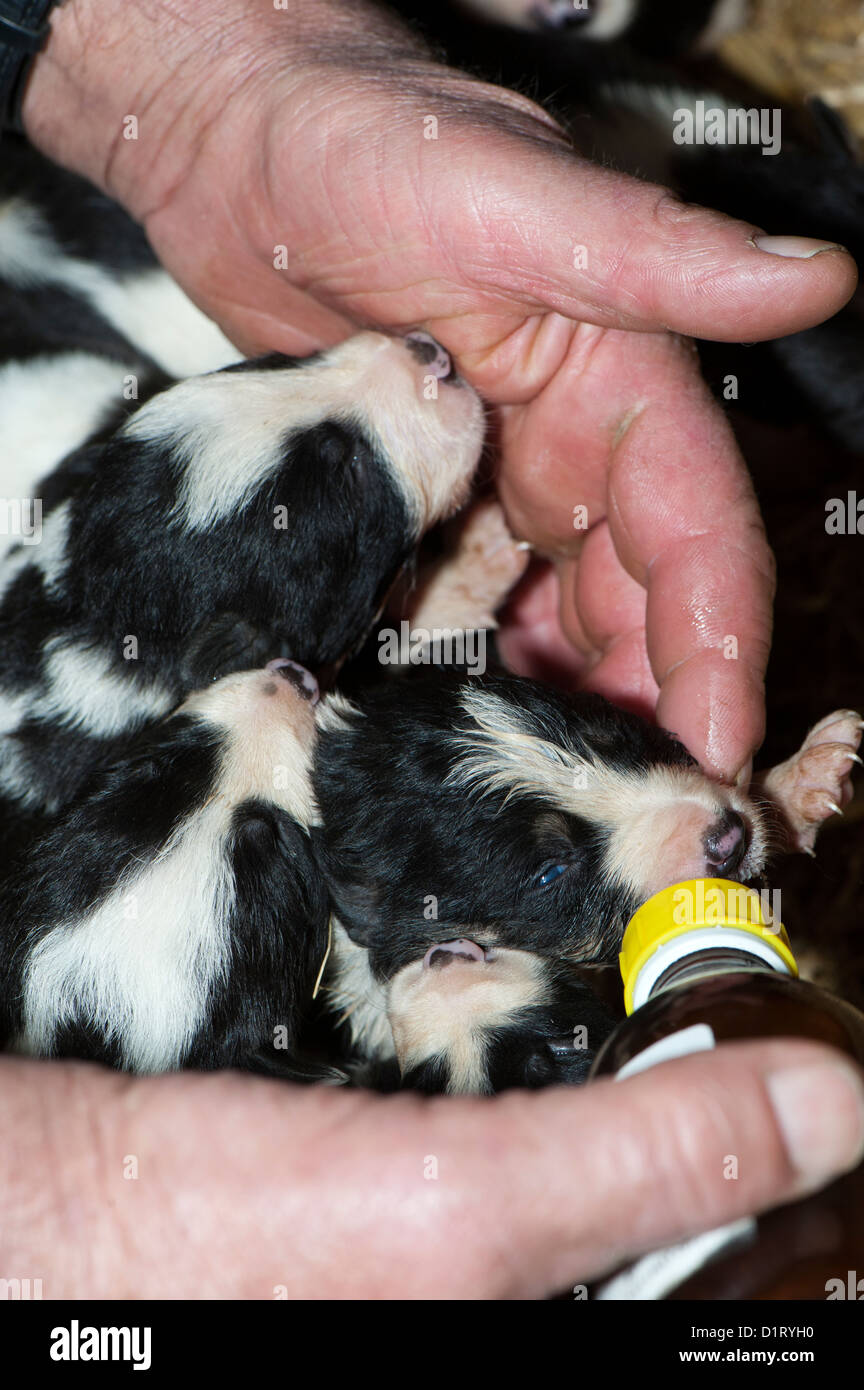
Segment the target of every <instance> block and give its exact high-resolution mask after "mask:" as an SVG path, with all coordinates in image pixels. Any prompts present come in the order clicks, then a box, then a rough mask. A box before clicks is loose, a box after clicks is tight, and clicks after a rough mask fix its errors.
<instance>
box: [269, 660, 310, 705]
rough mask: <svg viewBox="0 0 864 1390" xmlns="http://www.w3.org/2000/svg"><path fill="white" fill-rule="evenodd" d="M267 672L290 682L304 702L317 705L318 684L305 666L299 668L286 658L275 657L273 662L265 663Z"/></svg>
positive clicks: (294, 662) (295, 663)
mask: <svg viewBox="0 0 864 1390" xmlns="http://www.w3.org/2000/svg"><path fill="white" fill-rule="evenodd" d="M267 670H268V671H272V672H273V674H274V675H276V676H281V677H282V679H283V680H286V681H290V682H291V684H292V685H293V686H294V688H295V689H296V691H297V693H298V694H299V695H302V696H303V699H304V700H309V701H310V702H311V703H312V704H313V705H317V703H318V696H319V693H320V692H319V690H318V682H317V681H316V679H315V677H314V676H313V674H312V672H311V671H307V670H306V667H305V666H299V665H298V664H297V662H296V661H289V660H288V658H287V657H284V656H277V657H276V660H275V661H268V662H267Z"/></svg>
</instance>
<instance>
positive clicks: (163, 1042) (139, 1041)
mask: <svg viewBox="0 0 864 1390" xmlns="http://www.w3.org/2000/svg"><path fill="white" fill-rule="evenodd" d="M229 819H230V811H229V810H228V809H227V808H226V807H224V806H222V805H219V804H211V805H210V806H208V807H205V808H204V810H203V811H199V812H197V813H196V814H195V815H193V816H192V817H191V818H190V819H189V820H188V821H187V822H186V823H185V824H184V825H183V826H181V827H180V828H179V829H178V831H177V832H176V834H175V836H174V837H173V841H172V842H171V843H170V844H169V845H168V846H166V849H165V851H164V852H163V854H162V855H160V857H159V858H158V859H157V860H156V862H155V864H153V865H151V866H149V867H148V868H147V869H145V870H144V872H143V873H140V874H137V875H134V874H133V875H130V876H129V877H128V878H127V879H126V880H125V881H124V882H122V883H119V884H118V885H117V888H116V889H115V891H114V892H113V893H112V894H111V895H110V897H109V898H108V899H107V900H106V901H105V902H104V903H102V904H101V905H100V906H99V907H98V908H97V909H96V911H95V912H93V913H92V914H91V915H90V916H89V917H88V918H86V919H85V920H84V921H82V922H78V923H70V924H63V925H59V926H57V927H55V928H54V930H53V931H51V932H49V933H48V934H47V935H46V936H45V937H43V938H42V940H41V941H40V942H39V943H38V945H37V946H36V947H35V948H34V950H33V952H32V954H31V957H30V960H29V962H28V965H27V970H26V974H25V980H24V1018H25V1028H24V1032H23V1035H22V1037H21V1038H20V1039H19V1041H18V1044H17V1050H18V1051H22V1052H28V1053H33V1054H37V1055H42V1054H45V1053H50V1052H51V1050H52V1046H53V1040H54V1037H55V1034H56V1031H57V1030H58V1028H61V1027H62V1026H63V1025H64V1024H74V1023H83V1024H89V1025H91V1026H93V1027H95V1028H96V1029H97V1030H98V1031H99V1032H100V1033H101V1034H103V1035H104V1037H105V1039H106V1041H108V1042H112V1041H119V1042H120V1044H121V1049H122V1057H123V1062H124V1065H125V1066H126V1067H128V1068H129V1069H131V1070H135V1071H145V1072H160V1071H167V1070H169V1069H170V1068H172V1067H177V1066H179V1065H180V1064H181V1063H182V1061H183V1059H184V1056H185V1055H186V1053H187V1051H188V1049H189V1046H190V1044H191V1042H192V1039H193V1037H194V1035H195V1032H196V1030H197V1029H198V1028H199V1027H200V1025H201V1024H202V1022H203V1021H204V1019H205V1017H206V1014H207V1008H208V1003H209V997H210V994H211V991H212V989H213V986H214V984H215V982H216V981H217V979H218V978H219V976H220V975H221V974H223V973H224V972H225V970H226V968H227V965H228V959H229V951H230V943H229V941H228V940H227V938H226V931H225V925H226V922H227V916H228V911H229V908H230V901H231V896H232V892H233V885H232V882H231V874H230V871H229V869H228V866H227V862H226V858H225V855H224V853H223V844H224V838H225V834H226V832H227V828H228V823H229Z"/></svg>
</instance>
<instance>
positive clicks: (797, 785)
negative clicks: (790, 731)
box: [757, 709, 864, 854]
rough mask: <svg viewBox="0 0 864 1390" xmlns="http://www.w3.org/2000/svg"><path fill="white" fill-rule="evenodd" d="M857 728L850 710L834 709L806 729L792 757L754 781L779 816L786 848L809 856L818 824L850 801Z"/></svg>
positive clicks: (858, 738)
mask: <svg viewBox="0 0 864 1390" xmlns="http://www.w3.org/2000/svg"><path fill="white" fill-rule="evenodd" d="M862 729H864V722H862V719H861V716H860V714H857V713H856V712H855V710H847V709H841V710H835V711H834V713H833V714H829V715H826V717H825V718H824V719H821V720H820V721H819V723H818V724H817V725H815V727H814V728H812V729H811V730H810V732H809V734H808V735H807V737H806V739H805V740H804V743H803V744H802V746H801V748H800V749H799V750H798V752H797V753H795V754H794V756H793V757H791V758H787V760H786V762H785V763H780V764H779V765H778V766H777V767H774V768H772V769H771V770H770V772H767V773H765V774H764V775H763V776H762V777H761V778H760V779H758V782H757V785H761V788H762V790H763V791H764V792H765V793H766V795H767V796H768V797H769V799H770V800H771V801H772V802H773V804H774V806H775V807H776V808H777V810H778V811H779V813H780V815H781V817H782V820H783V823H784V826H785V829H786V832H787V837H788V848H789V849H792V850H799V851H803V853H805V854H812V853H813V846H814V844H815V842H816V836H817V834H818V832H819V828H820V826H821V825H822V824H823V822H824V821H826V820H828V818H829V817H830V816H835V815H842V814H843V807H844V806H846V805H847V803H848V802H849V801H851V799H852V777H851V774H852V768H853V765H854V764H855V763H860V762H861V759H860V758H859V756H858V752H857V750H858V746H859V744H860V743H861V731H862Z"/></svg>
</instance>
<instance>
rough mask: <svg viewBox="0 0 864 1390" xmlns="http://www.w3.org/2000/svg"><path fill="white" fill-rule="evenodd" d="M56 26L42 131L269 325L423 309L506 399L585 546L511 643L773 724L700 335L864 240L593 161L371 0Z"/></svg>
mask: <svg viewBox="0 0 864 1390" xmlns="http://www.w3.org/2000/svg"><path fill="white" fill-rule="evenodd" d="M121 11H122V14H121ZM54 28H55V33H54V36H53V37H52V40H51V43H50V44H49V47H48V50H47V51H46V53H45V55H44V56H43V57H42V58H41V59H40V60H39V63H38V64H37V67H36V71H35V75H34V78H33V80H32V82H31V85H30V90H29V92H28V96H27V101H26V104H25V119H26V122H27V125H28V128H29V130H30V132H31V134H32V136H33V138H34V139H36V141H37V142H38V143H40V144H42V146H43V147H44V148H45V149H46V150H47V152H48V153H50V154H52V155H54V156H55V157H56V158H59V159H60V160H62V161H64V162H66V163H68V164H70V165H72V166H73V167H76V168H79V169H80V170H81V171H82V172H84V173H87V174H88V175H89V176H90V177H92V178H94V179H95V180H96V181H97V182H98V183H100V184H101V185H102V186H103V187H105V188H106V189H108V191H110V192H112V193H113V194H114V195H115V196H117V197H118V198H119V199H120V200H121V201H122V202H124V203H125V204H126V206H127V207H129V208H130V210H131V211H132V212H133V213H134V214H135V215H136V216H137V217H139V218H140V219H141V220H142V221H143V222H144V224H145V225H146V227H147V230H148V233H149V235H150V238H151V240H152V242H153V245H154V246H155V248H156V250H157V252H158V253H159V255H160V257H161V259H162V260H163V262H164V264H165V265H166V266H167V267H168V269H169V270H170V271H171V272H172V273H173V274H174V275H175V277H176V278H177V279H178V280H179V281H180V283H181V284H182V285H183V286H184V287H185V289H186V290H187V291H188V292H189V293H190V294H191V296H192V297H193V298H194V299H195V300H196V301H197V302H198V303H199V304H200V305H201V306H202V307H203V308H204V309H205V310H206V311H207V312H208V313H210V314H211V315H212V316H213V317H214V318H216V319H217V320H218V321H219V323H220V324H221V325H222V327H223V328H224V329H225V330H226V332H227V333H228V334H229V335H230V336H231V337H232V338H233V339H235V340H236V341H237V342H238V343H239V344H240V345H241V346H243V347H245V348H246V349H249V350H261V349H266V348H270V349H272V348H278V349H283V350H285V351H289V352H298V351H299V352H303V351H308V350H311V349H313V348H315V347H318V346H320V345H322V344H324V343H328V342H331V341H333V340H335V339H337V338H339V337H341V336H343V335H344V334H345V333H346V332H348V331H350V329H351V327H352V325H354V324H356V323H358V322H360V323H369V322H371V323H374V324H377V325H381V326H383V327H386V328H390V329H393V330H397V331H399V330H403V329H406V328H408V327H415V326H421V325H422V326H423V327H424V328H426V329H428V330H429V331H430V332H432V333H433V334H434V335H435V336H436V337H437V338H439V339H440V341H441V342H442V343H443V344H444V345H445V346H446V347H447V348H449V349H450V350H451V352H453V353H454V354H455V355H456V357H457V359H458V362H459V366H460V369H461V370H462V371H463V373H464V374H465V375H466V376H467V377H469V379H470V380H471V381H472V382H473V383H474V384H475V385H476V386H477V387H478V388H479V390H480V391H481V392H482V393H483V394H484V396H485V397H486V398H487V399H488V400H490V401H492V402H494V403H496V404H497V405H498V406H499V407H500V410H501V416H502V425H501V441H502V446H503V450H502V463H501V473H500V492H501V496H502V498H503V500H504V503H505V505H506V507H507V510H508V515H509V518H510V521H511V525H512V526H513V527H514V528H515V529H516V531H517V533H518V534H520V535H522V536H524V537H526V538H527V539H529V540H530V541H531V542H532V543H533V544H534V546H535V547H536V548H537V549H538V550H539V552H540V553H541V554H543V555H545V556H548V557H549V558H550V559H552V560H553V561H554V565H555V569H554V571H553V570H551V569H547V570H546V571H545V572H544V571H541V572H540V573H539V574H535V576H534V577H533V580H532V581H531V582H530V583H529V584H528V585H527V586H526V587H525V588H524V589H523V591H522V592H521V593H520V595H519V596H518V598H517V600H516V601H515V602H514V603H513V605H512V606H511V610H510V613H509V615H508V621H507V622H506V623H505V625H504V631H503V634H502V648H503V651H504V654H505V656H506V657H507V658H508V659H509V661H510V662H511V664H512V665H513V666H514V667H515V668H517V669H520V670H524V671H529V672H530V671H536V672H538V673H541V672H544V671H547V670H549V669H551V668H553V667H558V668H561V667H563V668H566V669H569V671H571V672H573V673H574V674H576V673H578V674H579V676H580V678H581V679H583V680H584V682H585V683H587V684H589V685H591V686H592V687H594V688H597V689H601V690H602V691H603V692H604V693H607V694H609V695H611V696H613V697H617V698H618V699H620V700H625V701H629V702H630V703H632V704H635V705H637V706H641V707H643V708H646V707H647V708H654V707H655V706H656V710H657V717H658V718H659V720H660V721H661V722H662V723H663V724H664V725H665V726H666V727H667V728H669V729H671V730H673V731H674V732H675V733H677V734H678V735H679V737H681V738H682V739H683V741H684V742H685V743H686V744H687V746H688V747H689V748H690V749H691V751H692V752H693V753H694V754H695V755H696V756H697V757H698V758H699V759H700V760H701V761H702V763H703V764H704V766H705V767H706V768H707V769H708V770H709V771H713V772H715V773H717V774H718V775H722V776H726V777H732V776H734V775H735V774H736V772H737V771H738V770H739V769H740V768H741V767H742V765H744V764H746V763H747V760H748V759H749V757H750V755H751V753H752V752H753V750H754V748H755V747H756V746H757V745H758V743H759V741H760V740H761V736H762V728H763V724H762V721H763V700H762V678H763V673H764V668H765V663H766V659H767V654H768V647H769V640H770V626H771V621H770V604H771V596H772V583H773V578H772V561H771V556H770V552H769V550H768V548H767V545H766V541H765V537H764V532H763V529H762V524H761V521H760V517H759V512H758V509H757V505H756V501H755V498H754V495H753V492H752V488H751V485H750V482H749V479H748V476H747V473H746V471H745V469H744V466H743V464H742V461H741V459H740V456H739V454H738V452H737V449H736V446H735V443H734V441H733V438H732V435H731V432H730V430H729V428H728V426H727V424H726V422H725V420H724V418H723V416H722V414H721V412H720V411H719V410H718V409H717V408H716V407H715V406H714V404H713V403H712V401H711V399H710V397H709V395H708V393H707V391H706V389H705V387H704V385H703V384H702V382H701V379H700V376H699V371H698V366H697V363H696V360H695V355H694V352H693V349H692V347H691V346H690V345H689V344H688V343H687V341H686V339H684V338H682V337H680V336H678V335H681V334H685V335H689V334H695V335H699V336H702V337H707V338H715V339H729V340H731V339H746V340H756V339H762V338H768V337H772V336H775V335H779V334H786V333H790V332H794V331H796V330H799V329H802V328H804V327H807V326H809V325H811V324H813V323H816V322H819V321H820V320H822V319H824V318H826V317H828V316H829V315H830V314H831V313H833V312H834V311H835V310H836V309H837V308H839V307H840V306H841V305H842V304H843V303H844V302H845V300H846V299H847V298H848V297H849V295H850V294H851V293H852V290H853V287H854V284H855V268H854V264H853V262H852V261H851V259H850V258H849V257H848V255H846V254H845V253H844V252H843V251H842V250H841V249H838V248H834V247H827V248H820V247H819V246H818V245H817V244H816V243H813V242H802V241H800V240H799V239H796V238H792V237H784V238H777V237H774V238H770V239H769V240H768V242H767V248H766V249H760V246H759V244H758V243H757V242H754V237H757V238H759V233H758V230H757V229H755V228H753V227H750V226H747V225H745V224H742V223H739V222H735V221H733V220H731V219H729V218H726V217H723V216H721V215H719V214H716V213H712V212H709V211H705V210H703V209H697V208H692V207H686V206H683V205H681V204H680V203H679V202H677V201H676V200H675V199H674V198H673V197H672V196H671V195H669V194H668V193H666V192H664V191H663V190H662V189H659V188H657V187H654V186H651V185H647V184H643V183H639V182H637V181H635V180H633V179H629V178H627V177H624V176H622V175H619V174H615V173H612V172H610V171H608V170H605V169H601V168H598V167H596V166H594V165H591V164H589V163H587V162H586V161H584V160H582V159H580V158H578V157H577V156H576V155H574V154H573V153H572V152H571V151H570V149H569V148H568V147H567V144H566V142H565V141H564V140H563V138H562V136H561V134H560V132H559V130H558V129H557V127H556V126H555V125H554V123H553V122H551V120H550V119H549V118H547V117H546V116H545V115H544V113H543V112H542V111H540V110H539V109H538V108H537V107H535V106H533V105H532V104H531V103H530V102H528V101H526V100H524V99H523V98H521V97H519V96H516V95H514V94H513V93H510V92H506V91H503V90H500V89H498V88H495V87H491V86H488V85H484V84H482V83H479V82H475V81H473V80H471V79H469V78H467V77H465V76H464V75H461V74H459V73H455V72H452V71H449V70H447V69H444V68H441V67H440V66H436V65H434V64H433V63H432V62H430V61H429V59H428V57H427V55H426V54H425V52H424V51H423V49H422V47H421V46H420V45H419V44H418V43H417V42H416V41H415V39H414V38H413V37H412V36H411V35H409V34H408V33H407V32H406V31H405V30H403V29H402V28H401V27H400V26H399V25H398V24H396V22H395V21H393V20H392V19H391V18H388V17H386V16H385V15H384V13H383V12H378V11H377V10H376V9H375V8H374V7H372V6H368V7H367V6H365V5H363V4H357V5H351V6H346V5H344V4H342V5H340V4H338V3H336V0H302V3H301V0H296V3H293V4H292V5H291V6H290V7H288V9H286V10H282V9H276V8H275V7H266V6H260V5H258V4H255V3H254V0H215V2H214V0H206V3H205V0H149V3H146V4H141V5H139V6H136V7H134V9H132V8H131V7H129V6H123V5H121V4H120V3H119V2H118V0H71V3H70V4H68V5H67V6H64V7H63V8H62V9H61V10H59V11H57V12H56V17H55V20H54ZM130 115H131V116H135V117H136V119H137V123H138V124H137V139H130V140H127V139H125V138H124V117H127V116H130ZM126 129H128V123H127V127H126ZM430 136H431V137H434V138H429V137H430ZM760 240H761V238H760ZM280 247H281V248H284V251H280V250H279V248H280ZM769 251H770V252H773V254H769ZM820 251H821V254H819V252H820ZM277 266H279V267H280V268H276V267H277ZM281 267H284V268H281ZM578 508H584V509H585V511H584V512H580V511H576V510H574V509H578ZM574 521H575V522H577V523H583V522H584V524H585V526H586V527H587V529H583V527H582V526H581V525H579V524H577V526H574ZM728 639H734V642H730V641H729V640H728ZM730 654H732V659H730Z"/></svg>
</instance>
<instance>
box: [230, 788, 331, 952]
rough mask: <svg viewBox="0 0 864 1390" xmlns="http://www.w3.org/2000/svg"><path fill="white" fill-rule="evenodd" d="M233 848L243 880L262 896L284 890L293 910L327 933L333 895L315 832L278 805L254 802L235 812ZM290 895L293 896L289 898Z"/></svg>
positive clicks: (282, 893) (280, 894) (237, 871)
mask: <svg viewBox="0 0 864 1390" xmlns="http://www.w3.org/2000/svg"><path fill="white" fill-rule="evenodd" d="M231 852H232V862H233V864H234V872H235V877H236V879H237V882H238V885H246V886H247V887H248V888H250V889H253V890H254V891H257V894H258V898H259V901H260V900H264V899H265V898H266V897H267V895H268V894H270V895H273V896H274V905H275V901H276V898H275V895H276V894H278V898H279V900H281V901H282V902H283V904H285V906H286V907H287V906H288V903H289V902H290V913H291V915H292V916H294V917H297V916H300V915H302V916H303V917H304V918H305V919H306V920H307V922H309V924H310V927H311V926H312V925H313V924H314V928H315V929H316V930H317V932H318V933H320V934H322V940H323V939H324V937H326V926H327V919H328V916H329V899H328V896H327V889H326V886H325V883H324V879H323V876H322V874H321V871H320V869H319V868H318V865H317V863H316V861H315V857H314V855H313V853H312V847H311V845H310V842H309V836H308V835H307V833H306V831H305V830H304V829H303V827H302V826H301V825H299V824H298V823H297V821H295V820H294V819H293V817H292V816H290V815H289V814H288V813H287V811H283V810H282V809H281V808H280V807H278V806H270V805H267V804H264V803H262V802H248V803H247V804H246V805H244V806H241V807H240V808H239V809H238V811H237V812H236V813H235V817H234V823H233V825H232V830H231ZM286 900H287V901H286Z"/></svg>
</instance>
